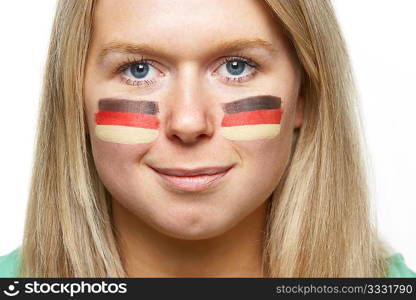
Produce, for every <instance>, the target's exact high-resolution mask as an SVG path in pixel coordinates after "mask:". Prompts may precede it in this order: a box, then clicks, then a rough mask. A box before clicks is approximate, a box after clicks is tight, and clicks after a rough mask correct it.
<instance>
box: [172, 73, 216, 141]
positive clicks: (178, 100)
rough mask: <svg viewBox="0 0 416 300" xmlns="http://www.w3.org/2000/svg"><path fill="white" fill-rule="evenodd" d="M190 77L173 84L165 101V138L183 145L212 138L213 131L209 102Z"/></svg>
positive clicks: (211, 110) (210, 104)
mask: <svg viewBox="0 0 416 300" xmlns="http://www.w3.org/2000/svg"><path fill="white" fill-rule="evenodd" d="M195 77H196V76H193V78H194V79H190V80H184V81H183V82H182V83H179V84H177V85H176V88H175V91H174V92H173V93H172V94H171V96H172V97H170V99H169V100H168V101H167V112H166V117H165V128H164V130H165V133H166V136H167V138H169V139H170V140H172V141H175V142H180V143H183V144H195V143H197V142H198V141H201V140H207V139H209V138H211V137H212V135H213V134H214V130H215V120H214V116H213V109H212V107H213V105H212V104H213V103H210V102H209V100H208V97H207V96H205V95H204V93H203V92H202V90H201V88H200V87H198V83H197V82H196V79H195Z"/></svg>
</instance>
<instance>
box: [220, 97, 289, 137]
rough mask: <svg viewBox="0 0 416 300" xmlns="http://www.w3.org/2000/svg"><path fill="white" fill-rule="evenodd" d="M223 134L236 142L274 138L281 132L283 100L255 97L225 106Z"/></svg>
mask: <svg viewBox="0 0 416 300" xmlns="http://www.w3.org/2000/svg"><path fill="white" fill-rule="evenodd" d="M223 110H224V113H225V115H224V118H223V120H222V122H221V133H222V134H223V136H224V137H225V138H227V139H230V140H234V141H250V140H257V139H265V138H274V137H276V136H277V135H278V134H279V132H280V122H281V118H282V114H283V111H282V109H281V99H280V98H279V97H275V96H254V97H249V98H244V99H240V100H237V101H233V102H230V103H225V104H223Z"/></svg>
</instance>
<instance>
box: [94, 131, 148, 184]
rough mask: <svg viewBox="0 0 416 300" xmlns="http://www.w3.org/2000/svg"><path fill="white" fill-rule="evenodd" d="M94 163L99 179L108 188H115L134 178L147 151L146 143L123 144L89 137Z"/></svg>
mask: <svg viewBox="0 0 416 300" xmlns="http://www.w3.org/2000/svg"><path fill="white" fill-rule="evenodd" d="M91 145H92V153H93V158H94V163H95V166H96V168H97V172H98V174H99V177H100V179H101V180H102V181H103V183H104V185H105V186H106V187H107V188H108V189H109V190H113V189H114V188H115V189H117V188H118V187H120V186H123V185H124V184H125V183H126V182H129V181H130V180H131V179H132V178H134V174H135V173H136V172H137V168H139V163H140V160H141V159H142V157H143V156H144V155H145V154H146V152H147V151H148V148H149V146H148V145H147V144H138V145H124V144H116V143H108V142H103V141H101V140H100V139H98V138H95V137H92V138H91Z"/></svg>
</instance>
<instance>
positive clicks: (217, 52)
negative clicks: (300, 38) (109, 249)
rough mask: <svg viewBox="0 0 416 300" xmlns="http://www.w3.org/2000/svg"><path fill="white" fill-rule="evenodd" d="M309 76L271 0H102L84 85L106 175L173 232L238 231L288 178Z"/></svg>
mask: <svg viewBox="0 0 416 300" xmlns="http://www.w3.org/2000/svg"><path fill="white" fill-rule="evenodd" d="M299 74H300V72H299V68H298V65H297V61H296V59H295V56H294V53H293V50H292V49H291V48H290V46H289V45H288V42H287V41H286V39H285V38H284V36H283V33H282V31H281V29H280V28H279V27H277V25H276V23H275V22H274V21H273V19H272V18H271V16H270V13H269V11H268V10H267V9H266V8H265V7H264V6H263V4H262V2H261V1H257V0H227V1H223V0H210V1H206V0H146V1H141V0H124V1H98V5H97V7H96V11H95V21H94V34H93V38H92V40H91V45H90V49H89V53H88V61H87V68H86V78H85V83H84V84H85V85H84V91H85V104H86V115H87V120H88V131H89V134H90V138H91V144H92V149H93V156H94V161H95V165H96V167H97V171H98V174H99V176H100V178H101V180H102V182H103V183H104V185H105V186H106V188H107V189H108V191H109V192H110V193H111V194H112V196H113V198H114V201H117V204H119V205H121V206H122V207H124V208H125V209H127V210H128V211H129V212H130V213H131V214H132V215H133V216H134V217H137V218H139V219H140V220H142V221H143V222H145V223H146V224H147V225H149V226H151V227H152V228H154V229H156V230H157V231H159V232H161V233H163V234H166V235H169V236H171V237H177V238H182V239H203V238H210V237H214V236H218V235H220V234H222V233H224V232H226V231H227V230H229V229H231V228H232V227H233V226H235V225H236V224H238V223H239V222H241V221H242V220H243V219H244V218H246V217H248V216H249V215H251V214H253V213H255V212H256V211H257V210H258V209H260V208H261V207H264V204H265V202H266V200H267V199H268V197H269V196H270V195H271V193H272V192H273V190H274V189H275V187H276V185H277V184H278V182H279V180H280V178H281V176H282V173H283V171H284V169H285V166H286V164H287V162H288V159H289V154H290V149H291V142H292V132H293V129H294V128H295V127H299V126H300V124H301V119H302V113H301V106H300V105H296V104H297V102H298V104H299V103H300V102H299V101H298V89H299V81H300V75H299ZM282 113H283V114H282ZM207 173H214V174H207Z"/></svg>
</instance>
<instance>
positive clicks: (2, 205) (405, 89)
mask: <svg viewBox="0 0 416 300" xmlns="http://www.w3.org/2000/svg"><path fill="white" fill-rule="evenodd" d="M333 3H334V5H335V8H336V13H337V15H338V18H339V22H340V23H341V27H342V30H343V32H344V36H345V39H346V41H347V44H348V48H349V50H350V55H351V59H352V63H353V69H354V73H355V77H356V82H357V85H358V88H359V91H360V95H361V100H362V109H363V112H362V113H363V120H364V125H365V130H366V131H365V135H366V138H367V144H368V145H367V146H368V148H369V153H370V157H371V165H372V170H371V172H372V174H373V177H372V180H371V182H372V188H373V191H374V199H375V205H376V209H377V216H378V226H379V227H378V228H379V231H380V232H381V234H382V236H383V237H384V238H385V239H386V240H387V241H388V242H389V244H390V245H391V246H392V247H393V249H394V250H395V251H396V252H400V253H402V254H403V256H404V257H405V260H406V263H407V264H408V266H410V267H411V268H412V269H413V270H416V189H415V186H416V176H415V173H416V155H415V154H416V142H415V140H416V134H415V131H416V124H415V123H414V122H415V121H416V118H415V113H416V96H415V92H414V86H415V83H416V59H415V56H416V42H415V40H416V38H415V36H416V18H415V17H414V13H415V12H416V1H414V0H396V1H391V0H334V1H333ZM54 9H55V1H53V0H48V1H30V0H20V1H1V2H0V41H1V47H0V61H1V62H0V66H1V72H0V84H1V85H0V86H1V92H2V95H3V96H2V99H1V102H2V109H1V112H2V114H1V118H0V128H2V129H1V131H0V132H1V147H0V188H1V190H2V191H3V195H2V196H1V199H0V255H4V254H6V253H8V252H9V251H11V250H13V249H15V248H16V247H17V246H19V245H20V244H21V238H22V234H23V225H24V216H25V213H26V204H27V198H28V191H29V180H30V175H31V167H32V160H33V148H34V134H35V127H36V120H37V112H38V104H39V98H40V88H41V79H42V72H43V68H44V63H45V58H46V52H47V47H48V40H49V34H50V28H51V24H52V18H53V14H54Z"/></svg>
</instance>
